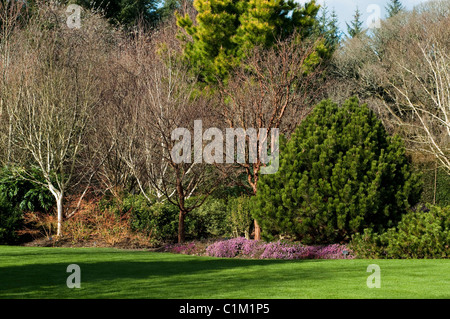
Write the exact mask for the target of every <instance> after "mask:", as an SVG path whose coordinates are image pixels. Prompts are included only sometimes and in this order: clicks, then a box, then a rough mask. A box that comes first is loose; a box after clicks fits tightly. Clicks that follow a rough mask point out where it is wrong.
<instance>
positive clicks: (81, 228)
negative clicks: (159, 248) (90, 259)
mask: <svg viewBox="0 0 450 319" xmlns="http://www.w3.org/2000/svg"><path fill="white" fill-rule="evenodd" d="M63 235H64V239H66V240H69V241H70V242H71V243H72V244H73V245H76V244H84V243H87V242H90V243H96V245H99V246H111V247H114V246H122V245H124V244H125V245H126V246H127V247H151V246H154V244H155V239H154V238H153V237H151V236H147V235H145V234H142V233H137V232H134V231H133V230H132V227H131V223H130V216H129V214H123V215H118V214H117V213H116V212H112V211H110V210H108V209H103V210H100V209H98V205H97V203H96V202H95V201H91V202H89V203H85V205H83V207H82V209H80V210H79V211H78V212H77V213H76V214H75V215H74V216H73V217H72V218H70V219H68V220H66V221H65V222H64V225H63Z"/></svg>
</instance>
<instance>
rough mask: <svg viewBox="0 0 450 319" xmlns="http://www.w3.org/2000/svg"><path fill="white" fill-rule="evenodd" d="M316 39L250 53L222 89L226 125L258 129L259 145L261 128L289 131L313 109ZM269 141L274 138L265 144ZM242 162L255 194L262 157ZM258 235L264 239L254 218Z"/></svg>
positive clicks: (317, 85) (318, 87) (317, 84)
mask: <svg viewBox="0 0 450 319" xmlns="http://www.w3.org/2000/svg"><path fill="white" fill-rule="evenodd" d="M317 43H319V42H308V41H307V40H303V41H298V39H297V38H296V36H295V35H294V36H293V37H292V38H290V39H288V40H286V41H280V42H279V43H278V44H277V45H276V46H275V47H273V48H271V49H261V48H256V49H254V50H253V51H252V52H251V53H250V54H248V55H247V56H248V58H247V59H246V60H245V61H244V62H243V64H242V66H241V67H240V68H238V69H237V70H236V71H235V72H234V73H233V74H232V76H231V77H230V79H229V81H228V83H227V84H226V85H225V84H223V85H221V86H220V89H219V91H220V94H221V97H222V98H221V101H222V104H221V108H220V110H221V113H222V116H223V118H224V120H225V122H226V124H227V126H228V127H229V128H242V129H244V130H245V131H246V132H248V131H249V130H252V129H254V130H256V132H257V140H259V141H260V145H259V148H260V147H261V146H262V143H261V142H263V143H264V140H265V138H264V137H262V138H261V136H260V135H259V134H260V133H259V132H260V129H266V130H267V132H271V131H272V130H273V129H279V130H280V133H282V134H285V135H289V134H290V133H291V132H292V131H293V130H294V129H295V127H296V126H297V125H298V124H299V123H300V122H301V121H302V119H303V118H304V117H305V116H306V115H307V114H308V113H309V112H310V111H311V110H312V108H313V106H314V104H315V103H316V102H317V101H318V99H320V92H321V91H323V89H324V83H323V82H322V81H321V74H322V70H323V68H322V67H321V65H320V64H316V65H314V64H312V65H313V66H312V65H311V61H312V59H313V57H314V56H315V54H316V51H315V49H316V44H317ZM316 58H317V56H316ZM316 63H317V62H316ZM247 140H248V137H247ZM270 144H272V141H271V143H267V145H270ZM238 165H239V166H240V167H241V168H242V169H244V171H245V173H246V175H247V181H248V184H249V185H250V187H251V192H252V194H253V195H254V194H256V192H257V184H258V178H259V174H260V171H261V168H262V167H264V166H265V164H264V163H263V161H262V160H261V157H258V158H257V160H256V161H255V162H251V161H249V156H248V154H247V156H246V159H245V162H243V163H238ZM254 237H255V239H256V240H259V239H260V227H259V225H258V222H257V221H256V220H255V236H254Z"/></svg>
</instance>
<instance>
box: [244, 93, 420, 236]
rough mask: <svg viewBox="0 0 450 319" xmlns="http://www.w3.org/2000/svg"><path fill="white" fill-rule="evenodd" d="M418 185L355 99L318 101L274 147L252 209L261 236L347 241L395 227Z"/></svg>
mask: <svg viewBox="0 0 450 319" xmlns="http://www.w3.org/2000/svg"><path fill="white" fill-rule="evenodd" d="M421 189H422V185H421V182H420V178H419V176H418V175H416V174H414V173H413V171H412V168H411V167H410V162H409V159H408V158H407V156H406V153H405V148H404V146H403V143H402V141H401V140H400V138H399V137H397V136H389V135H388V134H387V132H386V130H385V129H384V127H383V125H382V123H381V122H380V121H379V120H378V119H377V117H376V116H375V114H374V113H373V112H372V111H371V110H370V109H369V108H368V107H367V105H365V104H364V105H360V104H359V101H358V99H357V98H355V97H353V98H350V99H348V100H347V101H346V102H345V103H344V104H343V105H342V106H338V105H337V104H335V103H333V102H332V101H330V100H325V101H322V102H321V103H320V104H318V105H317V106H316V107H315V109H314V111H313V112H312V113H311V114H310V115H309V116H308V117H307V118H306V119H305V120H304V121H303V122H302V123H301V125H300V126H299V127H297V129H296V131H295V132H294V133H293V135H292V136H291V138H290V140H289V141H288V142H286V143H281V146H280V168H279V170H278V172H277V173H276V174H272V175H262V176H261V178H260V180H259V183H258V193H257V195H256V196H255V197H254V198H253V204H252V213H253V216H254V217H255V218H256V219H257V221H258V222H259V224H260V225H261V226H262V229H263V236H265V237H266V238H267V239H272V238H273V236H274V235H278V234H289V235H291V236H294V237H295V238H296V239H299V240H301V241H302V242H303V243H304V244H329V243H337V242H346V241H349V240H350V238H351V235H352V234H354V233H357V232H360V231H361V230H363V229H364V228H370V229H373V230H374V231H377V232H379V231H383V230H385V229H387V228H389V227H393V226H395V225H396V224H397V223H398V221H399V220H400V219H401V216H402V214H403V213H405V212H406V211H407V209H408V208H410V207H411V206H413V205H415V204H416V203H417V201H418V200H419V196H420V192H421Z"/></svg>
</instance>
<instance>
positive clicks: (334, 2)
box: [298, 0, 428, 33]
mask: <svg viewBox="0 0 450 319" xmlns="http://www.w3.org/2000/svg"><path fill="white" fill-rule="evenodd" d="M298 1H299V2H300V3H305V2H308V1H309V0H298ZM316 1H317V3H319V4H320V5H323V4H324V3H325V4H326V5H327V7H328V10H329V11H330V12H331V11H332V10H333V8H334V9H335V10H336V14H337V16H338V18H339V28H340V31H341V32H344V33H346V32H347V26H346V24H345V23H346V22H348V23H350V21H351V20H352V19H353V15H354V13H355V10H356V7H357V6H358V8H359V11H361V13H362V14H363V16H362V21H363V22H364V27H365V28H366V27H368V25H369V24H370V21H371V19H370V17H371V16H373V15H374V14H377V12H380V15H381V19H384V18H385V17H386V8H385V7H386V6H387V4H388V3H389V2H390V1H389V0H316ZM426 1H428V0H402V1H401V3H402V4H403V6H404V7H406V9H407V10H411V9H412V8H413V7H414V6H416V5H418V4H420V3H423V2H426ZM368 10H369V12H368Z"/></svg>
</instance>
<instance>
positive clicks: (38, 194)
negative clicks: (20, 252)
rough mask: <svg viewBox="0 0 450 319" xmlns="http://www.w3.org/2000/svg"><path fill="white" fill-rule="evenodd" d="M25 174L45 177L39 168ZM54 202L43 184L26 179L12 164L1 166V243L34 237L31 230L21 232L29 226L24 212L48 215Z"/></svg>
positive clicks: (17, 241)
mask: <svg viewBox="0 0 450 319" xmlns="http://www.w3.org/2000/svg"><path fill="white" fill-rule="evenodd" d="M23 174H24V175H25V173H24V172H23ZM26 174H28V175H31V176H32V178H33V179H36V180H40V179H42V176H41V175H40V173H39V171H38V170H36V169H30V170H29V171H28V172H27V173H26ZM53 204H54V199H53V196H52V195H51V194H50V192H49V191H48V190H47V189H45V188H44V187H43V186H42V185H40V184H37V183H32V182H30V181H28V180H25V179H24V178H22V177H20V176H19V174H18V173H17V171H16V170H13V169H12V168H10V167H7V166H4V167H2V168H0V244H10V245H11V244H18V243H20V242H24V241H27V240H29V239H32V237H31V236H29V235H30V233H27V232H22V230H23V227H27V226H26V225H25V222H26V221H25V220H24V217H26V216H25V215H24V214H25V213H27V212H36V213H35V214H38V215H39V214H40V213H43V214H49V211H50V209H51V208H52V206H53ZM28 226H29V225H28ZM37 231H38V230H37ZM21 235H22V236H21Z"/></svg>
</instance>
